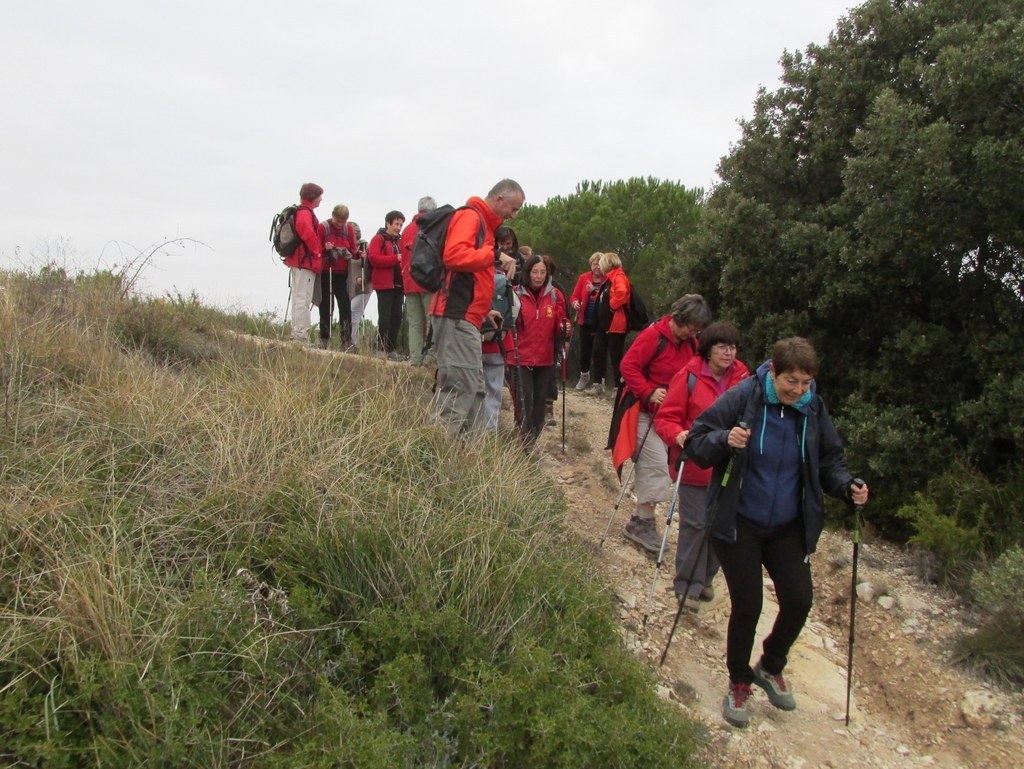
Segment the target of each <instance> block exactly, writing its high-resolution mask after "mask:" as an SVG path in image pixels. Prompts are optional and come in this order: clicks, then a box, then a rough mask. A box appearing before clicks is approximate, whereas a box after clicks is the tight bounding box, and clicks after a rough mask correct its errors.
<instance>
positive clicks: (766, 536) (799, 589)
mask: <svg viewBox="0 0 1024 769" xmlns="http://www.w3.org/2000/svg"><path fill="white" fill-rule="evenodd" d="M711 539H712V542H713V543H714V548H715V555H717V556H718V560H719V561H720V562H721V564H722V574H724V575H725V581H726V584H728V585H729V600H730V601H731V603H732V608H731V611H730V613H729V632H728V640H727V641H726V655H725V656H726V665H727V667H728V668H729V680H730V681H731V682H732V683H734V684H748V685H749V684H751V683H753V681H754V670H753V668H752V667H751V665H750V653H751V652H752V651H753V648H754V635H755V633H756V632H757V620H758V618H759V617H760V616H761V604H762V600H763V590H764V588H763V585H762V581H761V565H762V564H764V567H765V569H767V571H768V576H769V577H771V578H772V581H773V582H774V583H775V596H776V598H777V599H778V601H779V614H778V616H777V617H776V618H775V624H774V625H773V626H772V631H771V633H769V635H768V637H767V638H765V639H764V643H763V644H762V647H761V648H762V651H763V655H762V661H763V664H764V667H765V670H767V671H768V672H769V673H772V674H778V673H781V672H782V670H783V668H785V667H786V660H787V658H788V656H789V650H790V648H791V647H792V646H793V644H794V643H795V642H796V639H797V636H799V635H800V631H801V630H803V627H804V622H805V621H806V620H807V615H808V614H809V613H810V611H811V602H812V600H813V597H814V586H813V584H812V582H811V565H810V563H809V562H808V561H806V560H805V552H804V550H805V548H804V525H803V521H802V520H798V521H796V522H795V523H792V524H789V525H787V526H779V527H774V528H765V527H763V526H758V525H757V524H754V523H751V522H750V521H748V520H746V519H744V518H742V517H737V519H736V542H735V543H733V544H729V543H728V542H723V541H722V540H720V539H718V538H717V537H714V536H712V538H711Z"/></svg>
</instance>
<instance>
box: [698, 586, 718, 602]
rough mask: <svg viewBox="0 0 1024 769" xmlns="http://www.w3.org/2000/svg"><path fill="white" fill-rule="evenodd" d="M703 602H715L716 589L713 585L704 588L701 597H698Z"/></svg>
mask: <svg viewBox="0 0 1024 769" xmlns="http://www.w3.org/2000/svg"><path fill="white" fill-rule="evenodd" d="M697 598H699V599H700V600H701V601H714V600H715V589H714V588H713V587H711V585H706V586H704V587H703V588H702V589H701V591H700V595H699V596H697Z"/></svg>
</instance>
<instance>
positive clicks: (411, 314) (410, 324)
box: [405, 291, 500, 405]
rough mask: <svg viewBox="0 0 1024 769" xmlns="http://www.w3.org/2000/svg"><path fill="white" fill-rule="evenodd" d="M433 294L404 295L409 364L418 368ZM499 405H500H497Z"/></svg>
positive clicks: (414, 293) (421, 359)
mask: <svg viewBox="0 0 1024 769" xmlns="http://www.w3.org/2000/svg"><path fill="white" fill-rule="evenodd" d="M433 298H434V295H433V294H430V293H427V292H426V291H415V292H413V293H410V294H406V295H405V325H406V328H408V331H409V362H410V363H411V364H412V365H414V366H418V365H419V364H420V363H422V362H423V340H424V338H425V337H426V331H427V323H429V322H430V314H429V310H430V300H431V299H433ZM499 405H500V403H499Z"/></svg>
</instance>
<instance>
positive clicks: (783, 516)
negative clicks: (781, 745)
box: [684, 337, 868, 727]
mask: <svg viewBox="0 0 1024 769" xmlns="http://www.w3.org/2000/svg"><path fill="white" fill-rule="evenodd" d="M817 375H818V355H817V353H816V352H815V351H814V347H813V346H812V345H811V343H810V342H809V341H807V340H806V339H804V338H802V337H790V338H789V339H782V340H780V341H778V342H776V343H775V347H774V348H773V349H772V356H771V359H770V360H768V361H765V362H764V363H762V364H761V366H760V367H759V368H758V369H757V371H756V372H755V373H754V375H753V376H752V377H750V378H748V379H746V380H744V381H743V382H740V384H739V385H737V386H736V387H734V388H732V389H731V390H729V391H728V392H727V393H725V395H723V396H722V397H721V398H719V399H718V400H716V401H715V402H714V403H712V404H711V405H710V406H709V407H708V408H707V409H706V410H705V411H704V413H703V414H701V415H700V416H699V417H697V420H696V421H695V422H694V423H693V426H692V427H691V428H690V433H689V435H688V436H687V437H686V446H685V448H684V455H685V456H686V459H687V461H693V462H695V463H697V464H699V465H700V466H701V467H710V468H713V470H712V475H711V482H710V483H709V484H708V494H707V498H706V508H705V509H706V511H707V515H708V517H709V519H711V521H712V522H711V541H712V546H713V547H714V549H715V555H717V556H718V560H719V561H720V562H721V564H722V574H723V575H724V576H725V582H726V584H727V585H728V586H729V601H730V608H729V629H728V633H727V636H726V666H727V668H728V671H729V689H728V691H727V692H726V695H725V700H724V701H723V703H722V716H723V717H724V718H725V720H726V721H728V722H729V723H730V724H732V725H733V726H740V727H742V726H746V725H747V723H748V722H749V720H750V715H749V713H748V711H747V701H748V700H749V699H750V696H751V688H750V687H751V685H754V686H759V687H761V688H762V689H764V690H765V693H766V694H767V695H768V701H769V702H770V703H771V704H772V705H773V706H775V707H776V708H779V709H781V710H793V709H794V708H796V699H795V697H794V696H793V693H792V691H790V689H789V687H788V685H787V683H786V680H785V679H784V678H783V676H782V671H783V670H784V669H785V667H786V663H787V662H788V660H789V652H790V649H791V648H792V646H793V644H794V643H795V642H796V639H797V637H798V636H799V635H800V631H801V630H802V629H803V626H804V622H805V621H806V620H807V615H808V614H809V613H810V611H811V603H812V602H813V598H814V585H813V582H812V580H811V565H810V564H811V555H813V553H814V551H815V549H816V548H817V545H818V538H819V537H820V536H821V531H822V529H823V528H824V526H825V503H824V495H825V494H828V495H830V496H833V497H836V498H837V499H844V500H849V501H851V502H853V503H854V504H857V505H863V504H865V503H866V502H867V501H868V487H867V486H866V485H863V484H861V483H859V482H857V481H855V480H854V477H853V475H852V474H851V473H850V471H849V469H848V468H847V466H846V460H845V459H844V457H843V443H842V441H841V440H840V438H839V435H838V434H837V433H836V429H835V427H834V426H833V425H832V420H831V419H830V418H829V415H828V410H827V409H826V408H825V404H824V403H823V402H822V400H821V398H820V397H818V396H817V395H816V394H815V392H814V378H815V377H816V376H817ZM762 567H763V569H764V570H765V571H767V572H768V576H769V577H771V580H772V584H773V585H774V588H775V597H776V600H777V601H778V604H779V611H778V614H777V615H776V616H775V621H774V623H773V624H772V629H771V632H770V633H769V634H768V637H767V638H765V639H764V641H763V643H762V645H761V650H762V654H761V658H760V659H759V660H758V661H757V663H756V664H755V665H754V666H753V667H751V665H750V655H751V652H752V651H753V648H754V638H755V635H756V634H757V624H758V620H759V619H760V617H761V608H762V603H763V592H764V587H763V585H764V583H763V577H762Z"/></svg>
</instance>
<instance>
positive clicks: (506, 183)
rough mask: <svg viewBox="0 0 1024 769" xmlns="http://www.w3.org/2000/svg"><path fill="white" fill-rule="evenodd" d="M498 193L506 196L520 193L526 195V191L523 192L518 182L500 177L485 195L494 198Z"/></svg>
mask: <svg viewBox="0 0 1024 769" xmlns="http://www.w3.org/2000/svg"><path fill="white" fill-rule="evenodd" d="M499 195H504V196H506V197H507V196H509V195H522V196H523V197H524V198H525V197H526V193H525V192H523V188H522V186H520V184H519V182H517V181H514V180H512V179H502V180H501V181H500V182H498V183H497V184H495V185H494V186H493V187H491V191H490V192H488V193H487V197H489V198H491V199H494V198H496V197H498V196H499Z"/></svg>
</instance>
